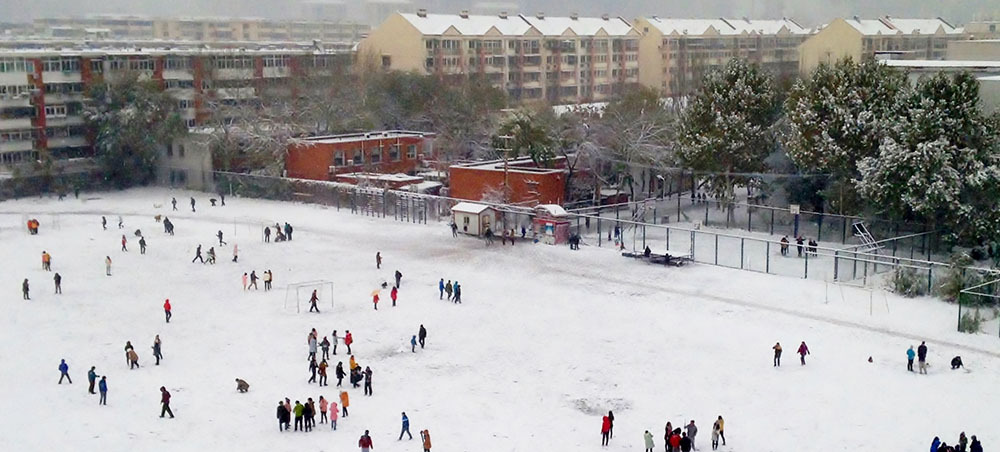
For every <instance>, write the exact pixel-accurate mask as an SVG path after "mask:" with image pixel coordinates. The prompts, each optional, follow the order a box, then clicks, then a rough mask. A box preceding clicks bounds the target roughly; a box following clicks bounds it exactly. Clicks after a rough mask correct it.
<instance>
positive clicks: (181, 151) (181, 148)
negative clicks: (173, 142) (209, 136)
mask: <svg viewBox="0 0 1000 452" xmlns="http://www.w3.org/2000/svg"><path fill="white" fill-rule="evenodd" d="M177 158H179V159H182V158H184V145H183V144H178V145H177Z"/></svg>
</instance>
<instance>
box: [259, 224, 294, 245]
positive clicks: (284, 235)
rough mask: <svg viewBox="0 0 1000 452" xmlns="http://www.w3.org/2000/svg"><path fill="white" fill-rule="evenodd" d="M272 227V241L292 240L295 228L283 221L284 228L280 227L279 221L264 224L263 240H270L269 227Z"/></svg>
mask: <svg viewBox="0 0 1000 452" xmlns="http://www.w3.org/2000/svg"><path fill="white" fill-rule="evenodd" d="M272 227H273V228H274V241H275V242H284V241H286V240H288V241H290V240H292V232H294V230H295V228H293V227H292V225H290V224H288V222H285V226H284V228H282V227H281V223H274V226H264V242H270V241H271V228H272Z"/></svg>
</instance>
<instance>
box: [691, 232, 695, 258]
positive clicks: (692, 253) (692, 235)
mask: <svg viewBox="0 0 1000 452" xmlns="http://www.w3.org/2000/svg"><path fill="white" fill-rule="evenodd" d="M691 260H694V231H691Z"/></svg>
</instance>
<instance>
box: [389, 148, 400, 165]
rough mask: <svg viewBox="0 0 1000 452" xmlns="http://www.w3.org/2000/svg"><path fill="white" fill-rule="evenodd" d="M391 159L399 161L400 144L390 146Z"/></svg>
mask: <svg viewBox="0 0 1000 452" xmlns="http://www.w3.org/2000/svg"><path fill="white" fill-rule="evenodd" d="M389 160H391V161H393V162H398V161H399V145H398V144H394V145H392V146H389Z"/></svg>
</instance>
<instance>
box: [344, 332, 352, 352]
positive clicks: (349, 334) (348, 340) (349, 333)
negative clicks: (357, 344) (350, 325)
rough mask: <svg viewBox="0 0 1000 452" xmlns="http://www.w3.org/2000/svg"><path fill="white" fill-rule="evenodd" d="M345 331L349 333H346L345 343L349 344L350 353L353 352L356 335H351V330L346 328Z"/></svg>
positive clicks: (348, 350)
mask: <svg viewBox="0 0 1000 452" xmlns="http://www.w3.org/2000/svg"><path fill="white" fill-rule="evenodd" d="M345 332H346V333H347V334H345V335H344V345H346V346H347V354H348V355H350V354H351V353H352V352H351V344H353V343H354V336H352V335H351V330H346V331H345Z"/></svg>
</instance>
